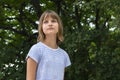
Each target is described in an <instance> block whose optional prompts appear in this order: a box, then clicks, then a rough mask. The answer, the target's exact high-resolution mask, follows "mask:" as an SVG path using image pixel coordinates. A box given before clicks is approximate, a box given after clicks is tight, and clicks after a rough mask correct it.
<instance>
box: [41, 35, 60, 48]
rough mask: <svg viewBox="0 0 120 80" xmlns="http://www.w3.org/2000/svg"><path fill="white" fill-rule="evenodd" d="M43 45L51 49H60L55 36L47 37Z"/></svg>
mask: <svg viewBox="0 0 120 80" xmlns="http://www.w3.org/2000/svg"><path fill="white" fill-rule="evenodd" d="M43 43H44V44H46V45H47V46H49V47H51V48H54V49H56V48H58V45H57V42H56V37H54V36H49V37H46V38H45V40H44V41H43Z"/></svg>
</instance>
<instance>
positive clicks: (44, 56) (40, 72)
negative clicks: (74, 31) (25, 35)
mask: <svg viewBox="0 0 120 80" xmlns="http://www.w3.org/2000/svg"><path fill="white" fill-rule="evenodd" d="M38 32H39V34H38V43H36V44H34V45H33V46H32V47H31V49H30V51H29V53H28V55H27V57H26V60H27V76H26V80H63V79H64V70H65V67H67V66H69V65H70V64H71V62H70V59H69V56H68V54H67V53H66V52H65V51H64V50H63V49H61V48H60V47H59V46H58V44H59V43H60V42H62V41H63V35H62V33H63V26H62V23H61V20H60V17H59V16H58V14H57V13H55V12H54V11H52V10H46V11H45V12H44V13H43V14H42V15H41V17H40V21H39V27H38Z"/></svg>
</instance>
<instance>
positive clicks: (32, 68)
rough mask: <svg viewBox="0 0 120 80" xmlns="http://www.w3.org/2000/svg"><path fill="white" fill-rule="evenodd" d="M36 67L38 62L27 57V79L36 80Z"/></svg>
mask: <svg viewBox="0 0 120 80" xmlns="http://www.w3.org/2000/svg"><path fill="white" fill-rule="evenodd" d="M36 68H37V63H36V62H35V61H34V60H33V59H32V58H30V57H29V58H28V59H27V72H26V74H27V76H26V80H36Z"/></svg>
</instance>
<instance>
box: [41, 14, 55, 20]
mask: <svg viewBox="0 0 120 80" xmlns="http://www.w3.org/2000/svg"><path fill="white" fill-rule="evenodd" d="M48 18H52V19H57V16H56V15H55V14H53V13H46V14H45V15H44V18H43V20H46V19H48Z"/></svg>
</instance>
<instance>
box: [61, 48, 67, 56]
mask: <svg viewBox="0 0 120 80" xmlns="http://www.w3.org/2000/svg"><path fill="white" fill-rule="evenodd" d="M60 52H62V53H63V54H64V56H68V53H67V52H66V51H65V50H64V49H62V48H60Z"/></svg>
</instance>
